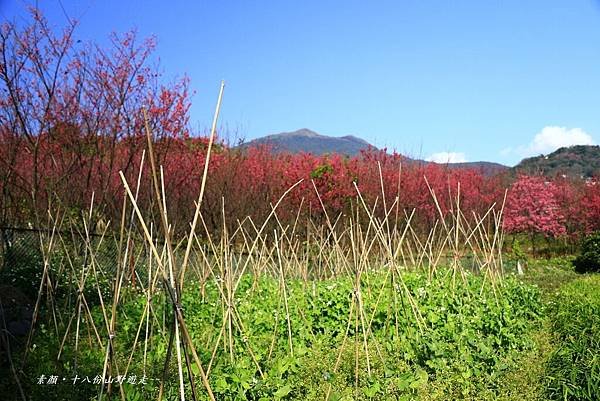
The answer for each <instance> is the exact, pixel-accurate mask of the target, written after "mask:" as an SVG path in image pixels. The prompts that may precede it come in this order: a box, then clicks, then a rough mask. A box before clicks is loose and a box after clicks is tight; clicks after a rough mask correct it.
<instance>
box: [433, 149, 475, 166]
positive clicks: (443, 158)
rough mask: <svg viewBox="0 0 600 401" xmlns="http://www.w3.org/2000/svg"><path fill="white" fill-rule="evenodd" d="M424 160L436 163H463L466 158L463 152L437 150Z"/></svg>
mask: <svg viewBox="0 0 600 401" xmlns="http://www.w3.org/2000/svg"><path fill="white" fill-rule="evenodd" d="M425 160H427V161H428V162H436V163H443V164H445V163H465V162H466V161H467V158H466V157H465V154H464V153H459V152H438V153H434V154H432V155H429V156H428V157H427V158H426V159H425Z"/></svg>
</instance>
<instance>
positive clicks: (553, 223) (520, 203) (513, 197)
mask: <svg viewBox="0 0 600 401" xmlns="http://www.w3.org/2000/svg"><path fill="white" fill-rule="evenodd" d="M556 192H557V191H556V186H555V184H554V183H552V182H550V181H547V180H546V179H545V178H544V177H539V176H535V177H530V176H526V175H521V176H519V177H518V178H517V180H516V181H515V182H514V183H513V184H512V186H511V187H510V190H509V193H508V198H507V200H506V205H505V209H504V229H505V230H506V231H507V232H509V233H528V234H529V235H530V236H531V239H532V246H534V245H535V241H534V238H535V234H542V235H544V236H545V237H559V236H562V235H564V234H566V229H565V217H564V216H563V215H562V213H561V211H560V207H559V204H558V201H557V199H556V196H555V194H556ZM534 251H535V248H534Z"/></svg>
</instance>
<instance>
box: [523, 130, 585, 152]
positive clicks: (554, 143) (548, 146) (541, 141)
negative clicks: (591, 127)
mask: <svg viewBox="0 0 600 401" xmlns="http://www.w3.org/2000/svg"><path fill="white" fill-rule="evenodd" d="M593 144H594V139H593V138H592V136H591V135H590V134H588V133H587V132H585V131H584V130H582V129H581V128H566V127H555V126H548V127H544V128H543V129H542V130H541V131H540V132H538V133H537V134H536V135H535V137H534V138H533V140H532V141H531V143H529V145H528V146H525V147H520V148H519V149H518V151H519V152H518V153H521V154H522V155H523V156H536V155H539V154H546V153H552V152H554V151H555V150H556V149H558V148H562V147H565V146H573V145H593Z"/></svg>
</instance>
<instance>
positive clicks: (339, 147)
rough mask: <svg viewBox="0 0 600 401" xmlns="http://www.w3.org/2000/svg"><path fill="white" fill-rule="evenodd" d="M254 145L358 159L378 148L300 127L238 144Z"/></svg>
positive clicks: (497, 168)
mask: <svg viewBox="0 0 600 401" xmlns="http://www.w3.org/2000/svg"><path fill="white" fill-rule="evenodd" d="M255 145H270V146H271V147H272V149H273V151H274V152H289V153H299V152H306V153H312V154H314V155H323V154H327V153H338V154H341V155H346V156H351V157H352V156H357V155H359V154H360V152H361V150H366V149H368V148H373V149H377V148H376V147H375V146H373V145H371V144H370V143H369V142H367V141H365V140H364V139H361V138H358V137H356V136H353V135H346V136H342V137H332V136H327V135H321V134H319V133H317V132H315V131H312V130H310V129H308V128H302V129H299V130H297V131H291V132H282V133H279V134H273V135H267V136H264V137H261V138H257V139H254V140H252V141H249V142H246V143H244V144H242V145H240V146H241V147H242V148H244V147H249V146H255ZM404 160H406V161H407V162H409V163H423V164H427V163H430V162H427V161H424V160H419V159H412V158H409V157H406V156H404ZM447 165H448V167H449V168H472V169H476V170H479V171H481V172H482V174H484V175H495V174H499V173H502V172H505V171H507V170H509V169H510V168H509V167H508V166H504V165H502V164H499V163H492V162H485V161H479V162H465V163H448V164H447Z"/></svg>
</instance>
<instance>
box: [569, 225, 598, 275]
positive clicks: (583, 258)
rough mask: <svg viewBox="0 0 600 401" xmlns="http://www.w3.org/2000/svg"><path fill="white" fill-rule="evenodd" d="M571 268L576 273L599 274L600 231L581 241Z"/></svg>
mask: <svg viewBox="0 0 600 401" xmlns="http://www.w3.org/2000/svg"><path fill="white" fill-rule="evenodd" d="M573 266H575V271H576V272H578V273H590V272H600V231H598V232H596V233H594V234H592V235H589V236H587V237H585V238H584V239H583V241H582V243H581V251H580V254H579V255H578V256H577V257H576V258H575V260H573Z"/></svg>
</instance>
